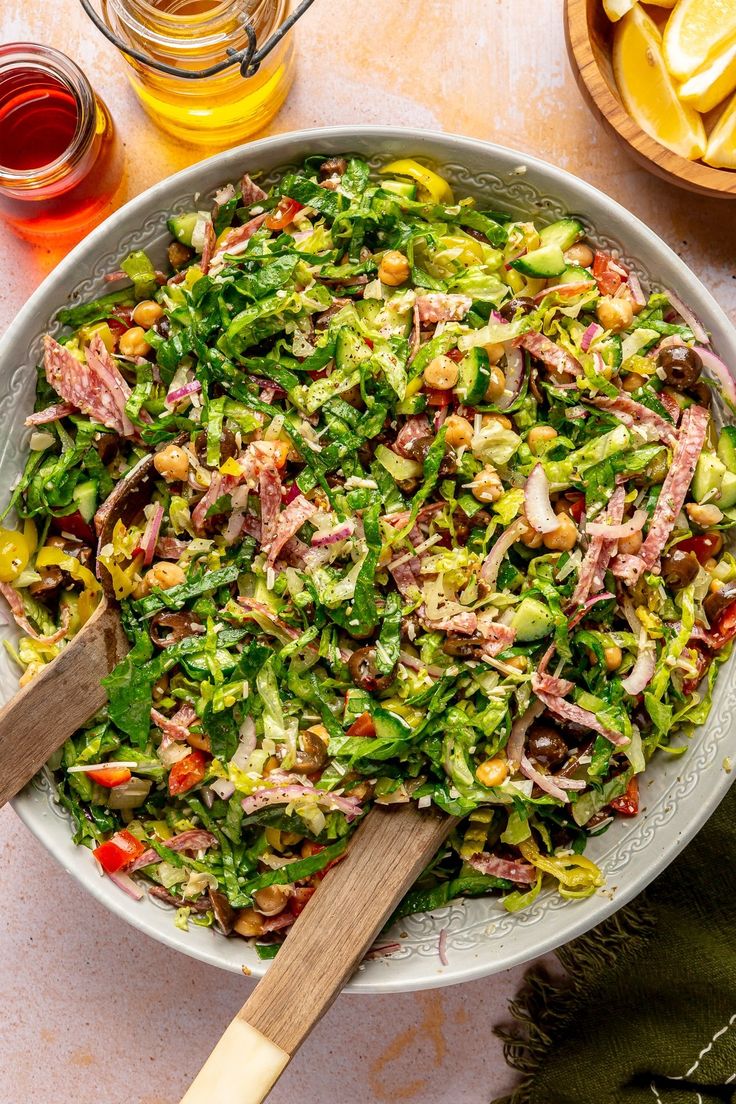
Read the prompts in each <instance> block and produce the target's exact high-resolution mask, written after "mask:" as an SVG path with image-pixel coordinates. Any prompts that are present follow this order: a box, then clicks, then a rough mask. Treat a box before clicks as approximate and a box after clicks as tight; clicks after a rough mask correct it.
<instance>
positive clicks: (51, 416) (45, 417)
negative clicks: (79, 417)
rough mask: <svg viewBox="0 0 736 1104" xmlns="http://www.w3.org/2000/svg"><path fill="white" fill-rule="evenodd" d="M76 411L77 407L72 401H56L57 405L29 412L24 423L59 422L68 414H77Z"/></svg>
mask: <svg viewBox="0 0 736 1104" xmlns="http://www.w3.org/2000/svg"><path fill="white" fill-rule="evenodd" d="M76 411H77V408H76V406H74V405H73V404H72V403H68V402H63V403H56V405H55V406H47V407H46V409H45V410H37V411H36V413H35V414H29V415H28V417H27V418H26V420H25V422H24V425H27V426H39V425H48V424H49V422H58V421H59V419H60V418H66V417H67V415H68V414H75V413H76Z"/></svg>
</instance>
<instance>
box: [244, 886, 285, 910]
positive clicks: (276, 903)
mask: <svg viewBox="0 0 736 1104" xmlns="http://www.w3.org/2000/svg"><path fill="white" fill-rule="evenodd" d="M290 896H291V886H286V885H272V886H266V887H265V888H264V889H259V890H257V891H256V892H255V893H254V894H253V901H254V904H255V907H256V909H257V910H258V912H260V913H262V914H263V915H264V916H278V914H279V913H280V912H283V911H284V909H285V908H286V902H287V901H288V900H289V897H290Z"/></svg>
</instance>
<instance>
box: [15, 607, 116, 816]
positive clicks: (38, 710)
mask: <svg viewBox="0 0 736 1104" xmlns="http://www.w3.org/2000/svg"><path fill="white" fill-rule="evenodd" d="M129 648H130V645H129V644H128V641H127V639H126V636H125V633H124V632H123V627H122V625H121V624H120V618H119V616H118V614H117V612H116V611H115V610H114V609H112V608H111V607H110V606H109V605H108V604H107V602H106V601H105V600H104V599H103V601H102V602H101V603H100V605H99V606H98V608H97V609H96V610H95V612H94V613H93V614H92V616H91V617H90V619H89V621H88V622H87V624H86V625H85V626H84V627H83V629H82V630H81V632H79V633H78V634H77V635H76V636H75V637H74V639H73V640H72V641H71V642H70V643H69V644H68V645H67V646H66V647H65V648H64V649H63V650H62V651H61V652H60V653H59V655H58V656H57V657H56V659H55V660H54V661H53V662H52V663H50V664H49V665H48V667H46V668H44V670H43V671H42V672H41V674H39V675H37V676H36V677H35V678H34V679H33V680H32V681H31V682H29V683H28V685H27V686H24V687H23V689H22V690H20V691H19V692H18V693H17V694H16V695H15V697H14V698H11V700H10V701H9V702H8V704H7V705H6V706H5V708H4V709H3V710H2V711H0V807H2V806H3V805H4V804H5V802H6V801H8V800H9V799H10V798H11V797H14V796H15V794H17V793H18V791H19V790H21V789H22V788H23V787H24V786H25V785H26V783H27V782H30V780H31V779H32V778H33V776H34V774H35V773H36V771H37V770H39V769H40V768H41V767H42V766H43V764H44V763H45V762H46V760H47V759H48V758H49V756H50V755H52V754H53V752H55V751H56V749H57V748H59V747H61V745H62V744H63V743H64V741H65V740H68V738H69V737H70V736H72V735H73V734H74V733H75V732H76V730H77V729H78V728H79V727H80V726H81V725H83V724H84V723H85V722H86V721H88V720H89V719H90V717H92V716H94V714H95V713H96V712H97V710H98V709H100V708H101V707H102V706H103V705H104V704H105V702H106V701H107V694H106V693H105V691H104V689H103V688H102V686H101V685H100V680H101V679H103V678H104V677H105V675H107V674H109V673H110V671H111V670H112V669H113V667H114V666H115V664H116V663H117V662H118V661H119V660H120V659H122V658H123V656H124V655H125V654H126V652H127V651H128V650H129Z"/></svg>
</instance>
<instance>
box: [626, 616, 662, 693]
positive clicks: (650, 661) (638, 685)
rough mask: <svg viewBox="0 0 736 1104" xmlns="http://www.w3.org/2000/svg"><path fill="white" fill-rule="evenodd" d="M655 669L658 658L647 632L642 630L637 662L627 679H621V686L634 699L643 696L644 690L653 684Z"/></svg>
mask: <svg viewBox="0 0 736 1104" xmlns="http://www.w3.org/2000/svg"><path fill="white" fill-rule="evenodd" d="M655 667H656V656H655V650H654V645H653V644H652V643H651V641H650V640H649V638H648V637H647V634H646V632H644V631H643V630H642V632H640V633H639V651H638V654H637V657H636V662H635V664H634V666H633V667H632V668H631V670H630V671H629V673H628V675H627V676H626V678H625V679H621V685H622V686H623V688H624V690H625V691H626V693H627V694H631V696H632V697H635V696H636V695H637V694H641V692H642V690H644V689H645V688H646V687H647V686H648V685H649V683H650V682H651V680H652V676H653V675H654V669H655Z"/></svg>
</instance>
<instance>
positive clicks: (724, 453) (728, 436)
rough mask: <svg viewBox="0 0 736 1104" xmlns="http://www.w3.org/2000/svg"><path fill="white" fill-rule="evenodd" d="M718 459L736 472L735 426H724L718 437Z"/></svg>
mask: <svg viewBox="0 0 736 1104" xmlns="http://www.w3.org/2000/svg"><path fill="white" fill-rule="evenodd" d="M718 459H719V460H720V461H721V463H722V464H725V465H726V467H727V468H728V470H729V471H732V472H736V426H724V427H723V429H722V430H721V435H720V437H719V438H718Z"/></svg>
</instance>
